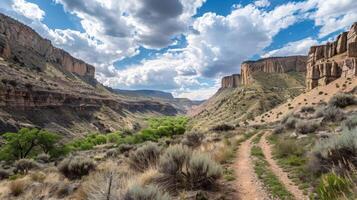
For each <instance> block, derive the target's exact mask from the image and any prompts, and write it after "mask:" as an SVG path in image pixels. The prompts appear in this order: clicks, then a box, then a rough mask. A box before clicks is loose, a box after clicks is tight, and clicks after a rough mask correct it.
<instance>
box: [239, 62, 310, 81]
mask: <svg viewBox="0 0 357 200" xmlns="http://www.w3.org/2000/svg"><path fill="white" fill-rule="evenodd" d="M256 71H262V72H267V73H285V72H291V71H297V72H304V71H306V56H288V57H272V58H264V59H260V60H257V61H246V62H244V63H243V64H242V66H241V82H242V84H243V85H247V84H249V83H251V82H252V80H253V78H252V74H253V73H254V72H256Z"/></svg>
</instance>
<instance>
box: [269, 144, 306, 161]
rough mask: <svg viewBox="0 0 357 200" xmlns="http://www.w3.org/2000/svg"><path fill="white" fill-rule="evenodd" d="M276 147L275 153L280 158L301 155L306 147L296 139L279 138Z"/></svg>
mask: <svg viewBox="0 0 357 200" xmlns="http://www.w3.org/2000/svg"><path fill="white" fill-rule="evenodd" d="M276 147H277V148H275V153H276V155H277V157H279V158H284V157H289V156H292V155H295V156H301V155H302V154H303V153H304V148H303V147H302V146H301V145H299V144H298V143H297V142H296V141H295V140H294V139H279V140H277V143H276Z"/></svg>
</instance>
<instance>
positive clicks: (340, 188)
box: [317, 172, 353, 200]
mask: <svg viewBox="0 0 357 200" xmlns="http://www.w3.org/2000/svg"><path fill="white" fill-rule="evenodd" d="M352 184H353V183H352V181H351V180H350V179H348V178H345V177H341V176H338V175H337V174H335V173H333V172H330V173H328V174H325V175H323V176H322V177H321V178H320V183H319V185H318V186H317V194H318V197H319V199H321V200H334V199H336V200H337V199H347V197H348V196H349V194H350V193H353V190H352Z"/></svg>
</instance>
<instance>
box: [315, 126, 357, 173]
mask: <svg viewBox="0 0 357 200" xmlns="http://www.w3.org/2000/svg"><path fill="white" fill-rule="evenodd" d="M310 162H311V163H312V164H311V165H310V166H312V167H313V166H315V167H314V168H313V169H314V173H317V174H318V173H321V172H328V171H329V170H331V169H333V168H335V169H337V170H338V168H342V169H350V167H351V164H352V165H354V166H357V128H354V129H352V130H344V131H343V132H342V134H341V135H339V136H335V137H332V138H329V139H326V140H322V141H320V142H319V143H317V144H316V145H315V147H314V148H313V150H312V156H311V158H310ZM316 166H318V168H317V169H316Z"/></svg>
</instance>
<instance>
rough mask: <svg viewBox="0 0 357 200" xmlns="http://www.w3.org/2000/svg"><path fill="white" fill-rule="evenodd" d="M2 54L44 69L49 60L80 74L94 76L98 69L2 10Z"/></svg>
mask: <svg viewBox="0 0 357 200" xmlns="http://www.w3.org/2000/svg"><path fill="white" fill-rule="evenodd" d="M0 56H1V57H3V58H4V59H5V60H12V61H14V62H17V63H19V64H21V65H23V66H26V67H30V68H34V69H37V70H39V71H44V70H45V69H46V63H51V64H53V65H55V66H57V67H58V68H59V69H63V70H65V71H68V72H72V73H75V74H77V75H79V76H85V77H87V78H94V72H95V69H94V67H93V66H91V65H88V64H86V63H85V62H83V61H82V60H79V59H76V58H74V57H72V56H71V55H70V54H68V53H67V52H65V51H63V50H62V49H58V48H56V47H53V46H52V44H51V42H50V41H49V40H46V39H43V38H42V37H41V36H40V35H39V34H37V33H36V32H35V31H33V30H32V29H31V28H30V27H28V26H26V25H24V24H21V23H19V22H18V21H16V20H14V19H12V18H10V17H7V16H5V15H3V14H1V13H0Z"/></svg>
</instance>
